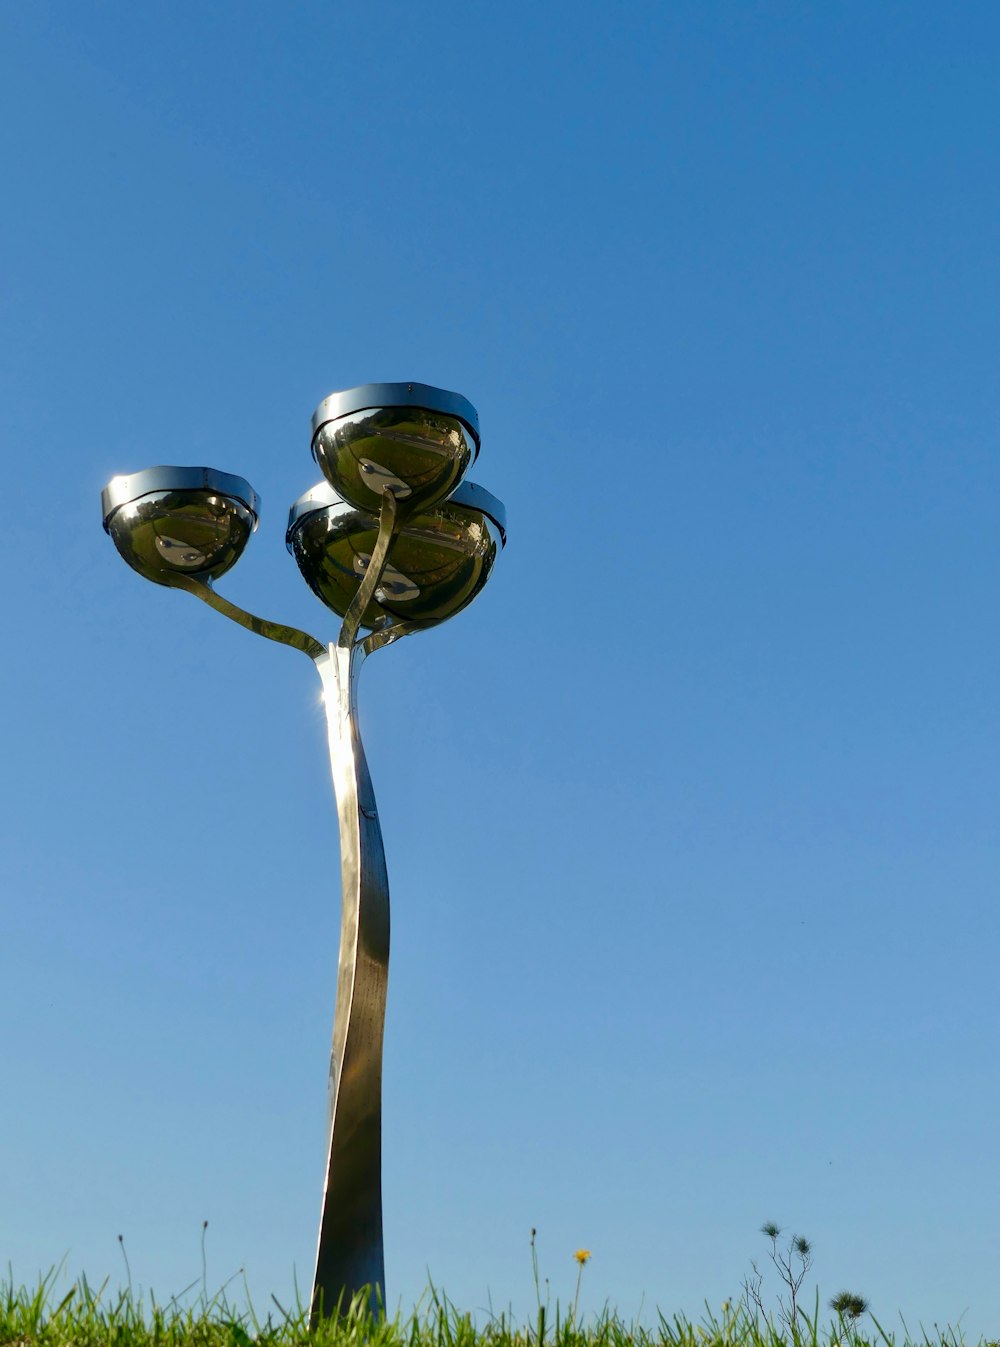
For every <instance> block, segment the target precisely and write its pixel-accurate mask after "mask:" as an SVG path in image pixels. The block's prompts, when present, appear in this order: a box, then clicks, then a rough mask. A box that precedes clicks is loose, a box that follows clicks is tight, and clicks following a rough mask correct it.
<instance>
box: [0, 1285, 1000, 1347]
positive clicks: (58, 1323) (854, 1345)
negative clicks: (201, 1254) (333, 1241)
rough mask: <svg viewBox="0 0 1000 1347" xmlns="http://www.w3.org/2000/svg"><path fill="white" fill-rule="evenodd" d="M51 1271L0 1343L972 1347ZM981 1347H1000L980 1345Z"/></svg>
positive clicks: (736, 1315) (17, 1294) (708, 1317)
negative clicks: (487, 1311)
mask: <svg viewBox="0 0 1000 1347" xmlns="http://www.w3.org/2000/svg"><path fill="white" fill-rule="evenodd" d="M55 1284H56V1283H55V1275H54V1274H53V1275H52V1276H50V1277H48V1278H46V1279H44V1280H43V1281H42V1282H41V1283H40V1284H39V1285H38V1286H37V1287H35V1288H26V1287H17V1286H15V1285H14V1284H13V1282H12V1281H10V1280H8V1281H6V1282H0V1344H2V1345H3V1347H8V1344H10V1345H13V1344H17V1347H31V1345H32V1344H36V1343H37V1344H40V1345H41V1344H45V1347H57V1345H58V1347H70V1344H72V1347H96V1345H97V1344H102V1347H103V1345H105V1344H107V1345H108V1347H249V1344H251V1343H260V1344H262V1345H263V1347H270V1345H271V1344H273V1345H274V1347H295V1344H299V1343H301V1344H310V1347H325V1345H326V1344H331V1345H332V1344H338V1345H342V1347H348V1345H349V1344H352V1343H357V1344H359V1345H360V1344H362V1343H364V1344H367V1345H368V1347H906V1345H907V1344H913V1347H970V1345H969V1344H967V1343H966V1342H965V1339H964V1338H963V1336H962V1335H961V1333H960V1332H958V1331H956V1330H952V1329H945V1330H938V1329H935V1332H934V1333H933V1334H932V1335H930V1336H928V1335H927V1334H925V1333H923V1332H922V1331H921V1332H919V1333H917V1334H911V1333H910V1332H908V1331H905V1329H904V1331H903V1332H902V1333H901V1334H894V1333H893V1332H892V1331H887V1330H885V1329H883V1328H882V1326H881V1325H880V1324H879V1323H878V1322H877V1321H875V1320H874V1319H873V1318H872V1317H871V1316H870V1315H868V1314H866V1315H865V1316H863V1318H862V1317H857V1318H853V1319H852V1318H851V1317H850V1316H844V1315H837V1314H832V1315H829V1316H828V1318H827V1319H826V1320H824V1321H823V1322H821V1315H820V1307H819V1299H818V1297H817V1299H816V1302H815V1307H814V1311H813V1313H812V1314H805V1313H801V1312H800V1314H799V1319H798V1327H797V1329H796V1331H795V1332H792V1331H791V1329H790V1328H789V1325H788V1318H787V1315H786V1316H784V1317H782V1316H780V1315H779V1316H778V1317H777V1318H775V1317H774V1316H769V1315H767V1314H762V1313H761V1312H760V1311H759V1310H757V1309H753V1308H749V1307H748V1305H747V1303H745V1302H740V1303H739V1304H737V1305H735V1306H734V1305H732V1304H730V1303H727V1304H726V1305H725V1306H724V1307H723V1308H722V1309H721V1310H720V1311H719V1312H718V1313H717V1314H716V1313H713V1312H712V1311H711V1310H706V1312H705V1313H704V1314H703V1315H702V1316H701V1317H700V1318H698V1319H697V1320H694V1321H692V1320H689V1319H687V1318H684V1317H683V1316H675V1317H674V1318H672V1319H665V1318H664V1317H663V1316H657V1317H656V1322H655V1323H654V1324H653V1326H649V1325H646V1326H639V1325H636V1324H630V1323H626V1322H624V1321H622V1320H621V1319H619V1318H618V1317H617V1316H616V1315H615V1314H613V1313H612V1312H611V1311H609V1310H606V1311H604V1312H603V1313H601V1314H599V1315H598V1316H596V1317H595V1318H590V1319H585V1320H583V1319H581V1320H578V1319H577V1318H576V1316H575V1314H574V1312H573V1307H572V1306H570V1307H569V1309H568V1310H560V1309H559V1307H558V1306H556V1307H555V1309H552V1308H551V1307H550V1308H549V1309H546V1307H545V1306H539V1307H538V1309H537V1312H535V1311H533V1312H532V1313H531V1314H530V1315H529V1317H528V1319H527V1320H526V1321H523V1322H520V1323H519V1322H517V1321H515V1319H514V1318H513V1317H512V1316H511V1314H510V1313H506V1314H505V1313H501V1314H494V1315H491V1316H489V1317H488V1318H487V1319H486V1321H485V1322H481V1323H477V1322H476V1321H475V1320H474V1318H473V1316H472V1315H470V1314H466V1313H463V1312H461V1311H460V1310H458V1309H457V1308H456V1307H455V1306H454V1305H452V1304H451V1303H450V1302H449V1301H448V1300H447V1298H446V1297H444V1296H442V1295H441V1294H440V1293H439V1292H437V1291H435V1290H434V1289H433V1288H432V1289H431V1290H430V1291H429V1292H428V1294H427V1296H426V1298H425V1303H424V1304H423V1306H422V1307H421V1308H419V1309H418V1310H417V1311H415V1312H414V1313H413V1314H411V1315H410V1316H409V1317H406V1318H404V1317H402V1316H396V1317H395V1318H391V1319H389V1318H386V1317H385V1316H372V1315H371V1314H370V1313H369V1311H368V1307H367V1302H366V1301H365V1300H363V1299H361V1298H359V1299H358V1300H357V1301H356V1302H355V1303H354V1305H352V1306H349V1307H347V1308H345V1309H344V1311H343V1312H342V1313H340V1314H338V1315H334V1316H331V1317H330V1318H328V1319H325V1320H323V1321H321V1322H320V1323H319V1325H318V1326H317V1327H316V1328H310V1324H309V1316H308V1313H307V1311H305V1310H303V1309H301V1308H298V1309H292V1310H289V1309H286V1308H284V1307H282V1306H281V1305H279V1304H278V1302H277V1301H274V1302H273V1304H272V1305H271V1307H270V1309H269V1310H268V1311H265V1312H261V1311H260V1309H259V1308H252V1309H246V1308H236V1307H234V1306H232V1305H231V1304H230V1303H229V1302H228V1301H227V1300H226V1298H225V1296H224V1294H220V1295H219V1296H217V1297H215V1298H214V1299H212V1300H208V1299H207V1298H206V1297H205V1296H204V1294H203V1295H202V1296H200V1297H199V1299H198V1301H197V1303H196V1304H194V1305H192V1306H184V1305H182V1304H180V1303H179V1302H178V1301H177V1300H171V1301H169V1302H167V1303H165V1304H159V1303H157V1301H156V1300H155V1298H153V1297H143V1296H134V1295H133V1294H132V1293H131V1292H129V1291H124V1292H115V1293H113V1294H110V1295H109V1294H108V1293H107V1290H106V1288H94V1287H91V1286H90V1285H89V1284H88V1283H87V1281H86V1279H85V1278H81V1279H80V1280H79V1281H77V1282H76V1283H74V1285H73V1286H72V1288H71V1289H70V1290H69V1291H66V1292H62V1293H61V1294H60V1295H59V1296H57V1295H56V1294H55V1292H54V1287H55ZM980 1347H1000V1344H996V1343H989V1344H987V1340H985V1339H984V1340H983V1342H982V1344H981V1345H980Z"/></svg>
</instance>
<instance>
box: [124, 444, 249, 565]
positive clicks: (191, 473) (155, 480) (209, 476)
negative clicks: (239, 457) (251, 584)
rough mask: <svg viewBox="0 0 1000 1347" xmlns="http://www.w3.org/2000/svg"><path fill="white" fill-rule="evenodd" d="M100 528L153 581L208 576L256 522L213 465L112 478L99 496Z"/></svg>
mask: <svg viewBox="0 0 1000 1347" xmlns="http://www.w3.org/2000/svg"><path fill="white" fill-rule="evenodd" d="M101 508H102V512H103V516H104V528H105V531H106V532H107V533H109V534H110V535H111V538H112V540H113V542H114V544H115V546H116V547H117V548H118V551H119V552H120V553H121V555H122V556H123V557H124V558H125V560H126V561H127V562H128V564H129V565H130V566H131V567H132V568H133V569H134V570H137V571H138V572H139V574H140V575H144V576H145V577H146V579H147V580H155V581H156V583H157V584H160V585H170V584H172V583H173V578H174V577H175V576H179V575H185V576H189V577H191V578H192V579H195V580H201V581H203V582H204V581H208V580H216V579H218V577H219V576H220V575H224V574H225V573H226V571H228V570H229V569H230V568H231V567H233V566H235V565H236V562H237V561H238V560H239V559H240V557H241V555H242V553H243V549H244V547H245V546H246V544H247V540H248V539H249V537H250V534H251V533H252V532H253V531H254V529H255V528H256V527H257V511H258V504H257V497H256V495H255V494H254V492H253V490H252V489H251V487H250V484H249V482H245V481H244V480H243V478H242V477H233V476H231V475H230V474H229V473H228V472H219V471H217V470H216V469H215V468H175V467H158V468H146V469H144V470H143V471H142V472H135V473H129V474H127V475H123V476H120V477H112V479H111V481H110V482H109V483H108V484H107V486H106V487H105V488H104V490H103V491H102V493H101Z"/></svg>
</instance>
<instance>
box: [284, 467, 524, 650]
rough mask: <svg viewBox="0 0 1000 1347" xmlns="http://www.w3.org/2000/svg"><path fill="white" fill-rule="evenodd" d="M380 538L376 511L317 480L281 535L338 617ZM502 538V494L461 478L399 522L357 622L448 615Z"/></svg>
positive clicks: (467, 599) (479, 583)
mask: <svg viewBox="0 0 1000 1347" xmlns="http://www.w3.org/2000/svg"><path fill="white" fill-rule="evenodd" d="M377 537H378V516H377V513H376V514H369V513H368V512H367V511H365V510H362V509H359V508H358V507H357V506H355V505H353V504H351V503H350V502H349V501H346V500H344V498H343V497H342V496H341V495H340V494H339V493H338V492H336V491H334V489H333V488H332V487H331V486H330V485H329V483H328V482H320V483H319V485H318V486H314V487H313V489H312V490H311V491H307V492H306V494H305V495H304V496H302V497H300V499H299V500H297V501H296V502H295V504H294V505H293V506H292V508H291V512H290V514H289V518H288V532H287V533H286V535H285V541H286V544H287V546H288V550H289V551H290V552H291V553H292V555H293V556H294V557H295V560H296V562H297V563H298V567H299V570H300V571H301V572H302V575H303V577H304V578H305V580H306V583H307V584H308V585H309V587H310V589H311V590H312V591H313V593H314V594H315V595H316V596H317V598H319V599H321V600H322V601H323V603H325V604H326V606H327V607H328V608H332V609H333V611H334V612H335V613H337V614H339V615H340V616H341V617H343V615H344V614H345V613H346V612H347V609H348V607H349V605H350V602H351V600H352V599H353V598H354V595H355V593H356V591H357V589H358V586H359V585H360V584H361V580H362V577H363V576H364V573H365V571H366V569H367V567H368V564H369V562H370V560H371V556H372V552H373V551H374V548H375V540H376V538H377ZM506 538H507V524H506V511H505V510H504V507H503V505H502V504H501V503H500V501H498V500H497V499H496V497H494V496H491V495H490V493H489V492H488V491H485V490H484V489H483V488H482V487H481V486H477V485H476V484H475V483H474V482H465V483H463V484H462V485H461V486H460V487H459V488H458V490H457V491H455V492H454V493H453V494H452V495H451V496H449V497H448V499H447V500H444V501H441V502H440V503H439V504H437V505H435V506H434V507H433V508H430V509H425V510H421V511H419V512H417V513H414V514H412V515H410V516H409V517H408V518H407V519H406V520H405V521H404V523H403V525H402V528H401V529H400V532H399V535H398V536H397V538H396V539H395V541H394V542H393V544H392V547H391V549H390V551H389V560H388V564H387V566H386V568H385V571H384V572H383V576H382V580H381V582H380V583H379V586H378V588H377V589H376V590H375V596H374V598H373V599H372V602H371V603H370V604H369V605H368V608H367V609H366V610H365V613H364V615H363V616H362V619H361V621H362V624H363V625H364V626H366V627H374V626H375V625H376V624H377V623H378V622H379V621H380V620H382V619H384V618H387V617H388V618H391V619H393V620H396V621H416V622H427V623H428V624H430V623H437V622H443V621H444V620H445V619H446V618H449V617H453V616H454V614H455V613H457V612H459V611H460V610H461V609H462V608H464V607H465V606H466V605H467V604H469V603H471V602H472V600H473V599H474V598H475V597H476V595H477V594H478V593H479V591H480V590H481V589H482V587H483V586H484V585H485V584H486V581H487V580H488V579H489V576H490V572H491V570H492V569H493V563H494V561H495V560H496V556H497V553H498V552H499V551H500V550H501V549H502V548H503V546H504V544H505V542H506Z"/></svg>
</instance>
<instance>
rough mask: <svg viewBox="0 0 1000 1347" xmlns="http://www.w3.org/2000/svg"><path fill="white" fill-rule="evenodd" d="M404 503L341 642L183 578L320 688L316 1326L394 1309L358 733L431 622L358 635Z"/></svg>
mask: <svg viewBox="0 0 1000 1347" xmlns="http://www.w3.org/2000/svg"><path fill="white" fill-rule="evenodd" d="M396 521H397V503H396V498H395V496H393V495H392V493H391V492H390V491H386V492H385V493H384V494H383V497H382V510H381V513H380V517H379V533H378V540H377V542H376V544H375V548H374V551H373V553H372V558H371V561H370V562H369V565H368V569H367V571H366V573H365V576H364V579H363V580H362V582H361V584H360V586H359V587H358V590H357V593H356V594H355V596H354V599H353V600H352V602H351V605H350V607H349V608H348V611H347V613H346V615H345V617H344V622H343V626H342V627H341V630H340V634H339V636H338V639H337V641H336V643H335V644H333V645H330V646H323V645H322V644H321V643H320V642H319V641H317V640H316V639H315V638H314V637H312V636H310V635H308V633H306V632H303V631H299V630H298V629H297V628H295V627H286V626H284V625H282V624H281V623H277V622H270V621H267V620H265V619H263V618H259V617H255V616H253V614H251V613H247V612H245V611H244V610H243V609H242V608H238V607H237V606H236V605H235V604H232V603H230V602H229V601H228V600H227V599H223V598H221V597H220V596H219V595H218V594H216V593H215V591H214V590H213V589H212V588H211V587H210V585H208V584H204V583H202V582H201V581H198V580H193V579H191V578H189V577H185V576H178V577H177V578H176V581H175V584H176V587H177V588H180V589H184V590H186V591H187V592H188V593H190V594H194V595H195V596H196V597H197V598H199V599H201V600H202V601H203V602H205V603H207V604H209V605H210V606H211V607H212V608H214V609H215V610H216V611H217V612H219V613H222V614H223V615H224V616H225V617H228V618H230V619H231V620H232V621H234V622H237V623H239V625H240V626H242V627H245V628H247V629H248V630H249V631H252V632H255V633H256V634H257V635H258V636H265V637H267V638H268V639H269V640H272V641H280V642H281V643H282V644H283V645H288V646H291V647H292V648H293V649H296V650H301V651H302V652H303V653H304V654H307V655H309V657H310V658H311V659H312V661H313V663H314V664H315V665H316V668H317V670H318V671H319V676H320V678H321V680H322V683H323V700H324V704H325V708H326V723H327V737H328V741H329V746H330V766H331V770H332V773H333V785H334V791H335V793H336V797H337V816H338V822H339V825H340V873H341V887H342V907H341V925H340V956H339V962H338V968H337V1000H336V1007H335V1010H334V1020H333V1046H332V1049H331V1052H330V1077H329V1085H328V1117H327V1165H326V1177H325V1182H324V1185H323V1207H322V1214H321V1216H320V1226H319V1243H318V1248H317V1252H316V1271H315V1276H314V1279H313V1291H312V1302H311V1304H312V1319H313V1322H314V1323H315V1322H316V1321H317V1320H318V1319H320V1318H321V1317H323V1316H324V1315H330V1314H333V1313H334V1312H335V1311H336V1310H337V1308H338V1306H339V1307H342V1308H346V1306H347V1305H348V1304H349V1303H350V1301H351V1300H352V1298H353V1297H354V1296H355V1295H356V1294H357V1293H358V1292H359V1291H363V1290H367V1292H368V1296H369V1301H370V1305H371V1308H372V1311H373V1312H377V1311H378V1310H379V1308H380V1306H382V1305H384V1303H385V1263H384V1255H383V1247H382V1040H383V1032H384V1027H385V1002H386V989H387V985H388V972H389V881H388V876H387V874H386V867H385V852H384V849H383V846H382V830H381V828H380V826H379V820H378V812H377V810H376V807H375V795H374V792H373V790H372V783H371V777H370V776H369V773H368V764H367V762H366V761H365V753H364V748H363V746H362V743H361V738H360V735H359V733H358V727H357V683H358V675H359V673H360V670H361V666H362V664H363V663H364V661H365V659H366V657H367V656H368V655H369V654H370V653H372V652H373V651H374V650H377V649H380V648H381V647H382V646H384V645H388V644H390V643H391V642H392V641H394V640H397V639H399V637H401V636H405V635H409V634H410V633H411V632H413V631H417V630H423V629H425V628H426V627H427V626H430V625H433V624H432V623H426V622H425V623H417V622H399V623H395V624H392V625H389V626H385V627H382V628H380V629H377V630H376V631H375V632H373V633H372V634H371V635H369V636H367V637H364V638H362V639H360V640H359V639H358V632H359V629H360V626H361V619H362V618H363V616H364V613H365V610H366V609H367V607H368V605H369V603H370V602H371V600H372V597H373V596H374V594H375V592H376V590H377V588H378V584H379V581H380V580H381V578H382V573H383V571H384V569H385V565H386V561H387V559H388V555H389V550H390V548H391V545H392V542H393V540H394V538H395V536H396V532H397V522H396Z"/></svg>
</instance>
